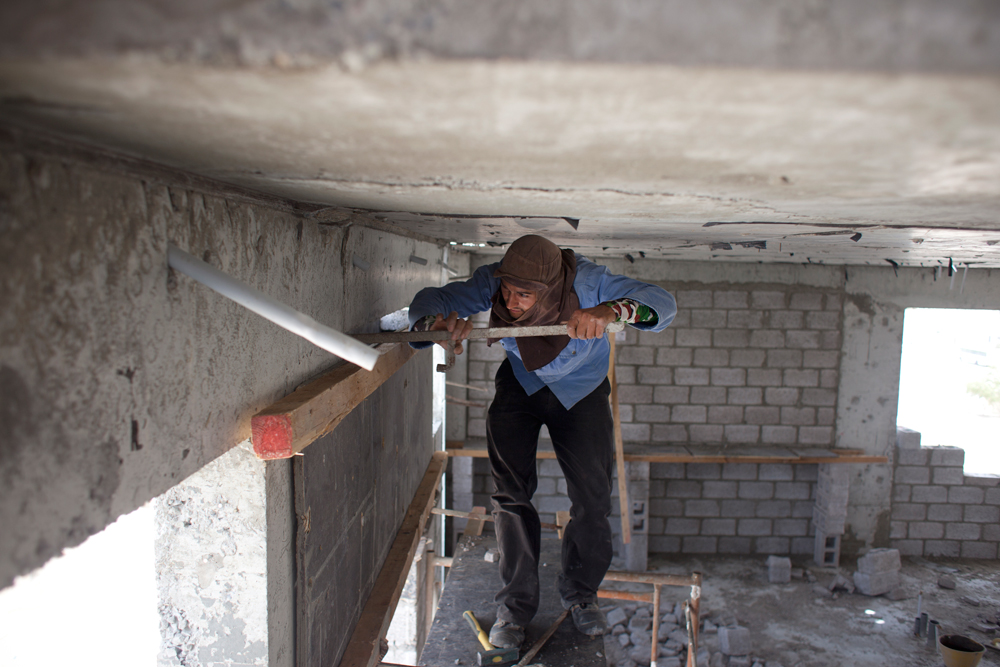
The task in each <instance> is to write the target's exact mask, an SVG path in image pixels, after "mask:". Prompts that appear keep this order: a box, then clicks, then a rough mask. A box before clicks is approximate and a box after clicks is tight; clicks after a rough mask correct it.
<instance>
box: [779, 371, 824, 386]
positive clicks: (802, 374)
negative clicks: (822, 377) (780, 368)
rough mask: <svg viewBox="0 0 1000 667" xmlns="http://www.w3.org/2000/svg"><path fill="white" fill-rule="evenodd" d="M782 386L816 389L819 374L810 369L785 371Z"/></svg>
mask: <svg viewBox="0 0 1000 667" xmlns="http://www.w3.org/2000/svg"><path fill="white" fill-rule="evenodd" d="M784 385H785V386H786V387H818V386H819V372H818V371H815V370H812V369H804V370H793V369H788V370H786V371H785V376H784Z"/></svg>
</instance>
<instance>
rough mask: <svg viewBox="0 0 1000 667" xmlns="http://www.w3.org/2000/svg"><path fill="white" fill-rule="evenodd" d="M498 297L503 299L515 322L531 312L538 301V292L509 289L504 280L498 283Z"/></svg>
mask: <svg viewBox="0 0 1000 667" xmlns="http://www.w3.org/2000/svg"><path fill="white" fill-rule="evenodd" d="M500 296H502V297H503V302H504V303H505V304H507V310H508V311H509V312H510V314H511V315H512V316H513V317H514V319H515V320H519V319H521V316H522V315H524V314H525V313H526V312H528V311H529V310H531V307H532V306H534V305H535V301H537V300H538V292H535V291H533V290H526V289H517V288H515V287H511V286H510V285H508V284H507V282H506V281H504V280H501V281H500Z"/></svg>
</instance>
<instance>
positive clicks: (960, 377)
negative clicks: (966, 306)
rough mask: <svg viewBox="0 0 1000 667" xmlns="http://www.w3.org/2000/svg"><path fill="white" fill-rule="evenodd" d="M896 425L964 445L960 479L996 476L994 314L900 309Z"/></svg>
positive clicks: (999, 413) (997, 340) (998, 408)
mask: <svg viewBox="0 0 1000 667" xmlns="http://www.w3.org/2000/svg"><path fill="white" fill-rule="evenodd" d="M970 388H971V389H973V392H970ZM977 388H978V390H979V393H980V394H986V396H987V397H983V396H981V395H976V394H975V393H974V392H975V391H976V390H977ZM988 397H992V401H991V400H990V398H988ZM896 423H897V425H899V426H905V427H906V428H910V429H913V430H914V431H919V432H920V434H921V444H922V445H924V446H925V447H933V446H938V445H948V446H953V447H961V448H963V449H964V450H965V473H966V474H976V475H982V474H993V475H1000V311H995V310H959V309H952V308H907V309H906V313H905V317H904V320H903V357H902V367H901V369H900V381H899V410H898V414H897V417H896Z"/></svg>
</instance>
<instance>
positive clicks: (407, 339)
mask: <svg viewBox="0 0 1000 667" xmlns="http://www.w3.org/2000/svg"><path fill="white" fill-rule="evenodd" d="M624 329H625V323H624V322H612V323H611V324H609V325H608V326H607V327H606V328H605V329H604V333H618V332H619V331H624ZM565 335H566V325H565V324H550V325H547V326H542V327H490V328H484V329H473V330H472V331H471V332H469V335H468V336H467V339H468V340H474V339H481V338H527V337H530V336H565ZM351 337H352V338H354V339H355V340H357V341H359V342H362V343H367V344H369V345H379V344H382V343H427V342H436V341H445V342H446V346H445V351H446V352H447V357H446V359H445V363H443V364H438V366H437V369H438V372H440V373H444V372H445V371H448V370H451V368H452V366H454V365H455V343H454V341H453V340H451V332H450V331H390V332H385V333H377V334H354V335H353V336H351Z"/></svg>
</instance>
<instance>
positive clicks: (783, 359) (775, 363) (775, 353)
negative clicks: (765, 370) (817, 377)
mask: <svg viewBox="0 0 1000 667" xmlns="http://www.w3.org/2000/svg"><path fill="white" fill-rule="evenodd" d="M767 366H768V367H769V368H801V367H802V350H786V349H773V350H768V351H767Z"/></svg>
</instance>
